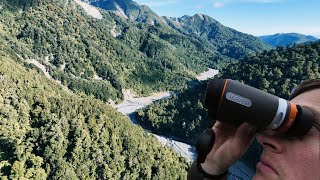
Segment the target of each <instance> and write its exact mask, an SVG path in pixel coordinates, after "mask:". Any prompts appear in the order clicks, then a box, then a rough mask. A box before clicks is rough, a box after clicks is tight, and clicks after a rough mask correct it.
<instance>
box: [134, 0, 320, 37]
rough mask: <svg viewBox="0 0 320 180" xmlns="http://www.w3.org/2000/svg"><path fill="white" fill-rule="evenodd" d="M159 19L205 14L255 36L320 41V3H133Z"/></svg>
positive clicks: (280, 0)
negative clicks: (304, 37)
mask: <svg viewBox="0 0 320 180" xmlns="http://www.w3.org/2000/svg"><path fill="white" fill-rule="evenodd" d="M134 1H135V2H137V3H139V4H144V5H147V6H149V7H150V8H151V9H152V10H153V11H154V12H156V13H157V14H158V15H160V16H170V17H181V16H183V15H194V14H206V15H209V16H211V17H212V18H214V19H216V20H217V21H219V22H220V23H221V24H223V25H225V26H228V27H231V28H233V29H236V30H237V31H241V32H244V33H248V34H252V35H255V36H261V35H271V34H276V33H291V32H295V33H301V34H306V35H313V36H316V37H318V38H320V0H134Z"/></svg>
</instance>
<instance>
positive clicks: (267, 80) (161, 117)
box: [137, 42, 320, 143]
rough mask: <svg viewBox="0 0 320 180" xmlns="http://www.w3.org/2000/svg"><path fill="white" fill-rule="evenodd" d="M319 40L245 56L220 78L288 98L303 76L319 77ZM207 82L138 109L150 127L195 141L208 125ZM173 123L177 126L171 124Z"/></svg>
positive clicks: (142, 121) (140, 120)
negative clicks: (203, 104) (205, 102)
mask: <svg viewBox="0 0 320 180" xmlns="http://www.w3.org/2000/svg"><path fill="white" fill-rule="evenodd" d="M319 66H320V42H315V43H310V44H306V45H305V44H301V45H296V46H294V47H291V48H283V47H279V48H277V49H275V50H271V51H264V52H263V53H260V54H257V55H254V56H246V57H245V58H243V59H241V60H240V61H239V62H237V63H233V64H230V65H229V66H227V67H226V68H225V69H224V70H223V71H222V72H221V74H220V75H219V78H225V79H234V80H238V81H241V82H243V83H245V84H248V85H251V86H253V87H256V88H259V89H262V90H264V91H266V92H269V93H272V94H275V95H277V96H280V97H283V98H285V99H287V98H288V97H289V94H290V92H291V90H292V89H293V88H294V87H296V86H297V85H298V84H299V83H300V82H301V81H302V80H304V79H308V78H320V69H319ZM205 91H206V82H203V83H202V84H200V85H198V86H195V87H194V88H192V89H188V90H186V91H184V92H182V93H179V94H178V95H176V96H174V97H173V98H170V99H164V100H161V101H159V102H158V103H157V104H154V105H151V106H149V107H147V108H145V109H142V110H140V111H139V112H138V117H137V119H138V120H139V122H141V124H142V125H143V126H145V127H146V128H149V129H150V130H151V131H153V132H156V133H159V134H162V135H166V136H173V137H174V138H177V139H182V140H183V141H185V142H189V143H194V142H195V139H196V138H197V136H198V135H199V134H200V133H201V132H202V131H203V130H204V129H203V127H206V126H207V125H209V123H210V122H208V120H207V114H206V112H205V110H204V109H203V106H202V101H203V100H204V96H205ZM172 127H174V128H172Z"/></svg>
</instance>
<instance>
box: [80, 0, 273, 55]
mask: <svg viewBox="0 0 320 180" xmlns="http://www.w3.org/2000/svg"><path fill="white" fill-rule="evenodd" d="M85 1H86V2H90V3H91V4H92V5H94V6H97V7H100V8H103V9H106V10H111V11H114V12H117V14H119V15H120V16H121V17H125V18H126V17H129V19H130V20H132V21H136V22H143V23H147V24H153V25H156V26H157V27H162V28H168V26H170V27H171V28H173V29H175V30H178V31H179V32H180V33H183V34H185V35H187V36H189V37H193V38H195V39H197V40H198V41H200V42H201V43H202V44H208V43H209V44H211V45H213V46H214V48H215V49H216V50H217V51H218V52H219V53H221V54H223V55H226V56H228V57H230V58H233V59H239V58H240V57H242V56H244V55H247V54H248V53H255V52H258V51H262V50H266V49H269V48H270V47H269V46H267V45H266V44H264V43H263V42H262V41H260V40H259V39H258V38H256V37H254V36H252V35H248V34H244V33H241V32H238V31H236V30H234V29H231V28H228V27H225V26H223V25H222V24H220V23H219V22H218V21H216V20H214V19H213V18H211V17H209V16H206V15H202V14H196V15H194V16H187V15H186V16H183V17H181V18H171V17H160V16H158V15H157V14H156V13H154V12H153V11H152V10H151V9H150V8H148V7H147V6H145V5H139V4H137V3H136V2H134V1H132V0H85ZM121 14H122V15H121ZM124 15H125V16H124Z"/></svg>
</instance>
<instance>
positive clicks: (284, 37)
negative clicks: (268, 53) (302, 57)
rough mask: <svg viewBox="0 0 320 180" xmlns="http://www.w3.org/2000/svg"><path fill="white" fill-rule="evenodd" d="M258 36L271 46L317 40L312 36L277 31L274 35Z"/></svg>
mask: <svg viewBox="0 0 320 180" xmlns="http://www.w3.org/2000/svg"><path fill="white" fill-rule="evenodd" d="M259 38H260V39H261V40H263V41H264V42H265V43H267V44H269V45H271V46H273V47H277V46H292V45H293V44H300V43H308V42H312V41H318V40H319V39H318V38H316V37H314V36H311V35H303V34H299V33H278V34H274V35H266V36H259Z"/></svg>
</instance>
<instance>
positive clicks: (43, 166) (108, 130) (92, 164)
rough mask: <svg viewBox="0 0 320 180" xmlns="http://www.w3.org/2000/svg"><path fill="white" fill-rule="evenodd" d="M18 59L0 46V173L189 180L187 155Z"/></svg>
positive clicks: (10, 175) (23, 176) (6, 175)
mask: <svg viewBox="0 0 320 180" xmlns="http://www.w3.org/2000/svg"><path fill="white" fill-rule="evenodd" d="M16 61H18V60H12V59H11V58H10V57H8V53H7V52H3V51H0V177H1V178H4V179H7V178H9V179H165V178H167V177H170V179H186V172H187V168H188V164H187V163H186V161H185V160H184V159H182V158H179V157H177V155H176V154H175V153H174V152H173V151H172V150H169V149H167V148H165V147H164V146H163V145H161V144H160V143H159V142H158V141H157V140H156V139H155V138H154V137H151V136H150V135H147V134H146V133H145V132H144V131H143V130H142V129H141V128H138V127H137V126H135V125H133V124H132V123H131V122H130V121H129V119H128V118H125V117H124V116H122V115H121V114H120V113H118V112H116V111H115V110H114V109H113V108H111V107H110V106H107V105H105V103H103V102H101V101H98V100H95V99H93V98H91V97H88V96H82V97H79V96H76V95H73V94H71V93H69V92H66V91H64V90H63V88H61V87H59V86H57V85H56V83H54V82H53V81H51V80H48V79H47V78H45V77H44V76H43V75H40V74H39V73H38V72H36V71H35V70H30V69H28V68H25V67H23V64H19V63H16ZM21 63H22V62H21Z"/></svg>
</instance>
